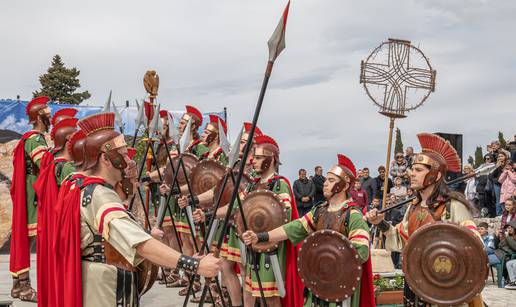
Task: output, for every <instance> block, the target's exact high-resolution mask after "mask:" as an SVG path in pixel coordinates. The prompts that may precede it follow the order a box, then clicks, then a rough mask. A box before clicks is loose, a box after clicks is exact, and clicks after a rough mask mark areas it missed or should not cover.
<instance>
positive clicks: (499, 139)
mask: <svg viewBox="0 0 516 307" xmlns="http://www.w3.org/2000/svg"><path fill="white" fill-rule="evenodd" d="M498 142H500V148H505V147H506V146H507V142H506V141H505V138H504V137H503V132H502V131H498Z"/></svg>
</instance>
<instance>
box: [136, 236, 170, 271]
mask: <svg viewBox="0 0 516 307" xmlns="http://www.w3.org/2000/svg"><path fill="white" fill-rule="evenodd" d="M136 252H137V253H138V254H139V255H140V256H142V257H143V258H145V259H148V260H150V261H152V262H153V263H155V264H157V265H160V266H164V267H167V268H175V267H177V261H178V260H179V256H180V254H179V253H178V252H177V251H175V250H173V249H171V248H169V247H168V246H166V245H165V244H163V243H161V242H160V241H158V240H156V239H150V240H147V241H145V242H143V243H140V244H138V246H137V247H136Z"/></svg>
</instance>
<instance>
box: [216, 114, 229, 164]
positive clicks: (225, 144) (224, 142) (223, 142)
mask: <svg viewBox="0 0 516 307" xmlns="http://www.w3.org/2000/svg"><path fill="white" fill-rule="evenodd" d="M217 123H218V125H219V126H218V129H219V143H220V147H221V148H222V151H223V152H224V154H225V155H226V156H228V155H229V146H230V145H229V141H228V137H227V135H226V132H224V127H222V123H221V122H220V120H219V121H217Z"/></svg>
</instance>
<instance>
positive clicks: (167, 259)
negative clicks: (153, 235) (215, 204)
mask: <svg viewBox="0 0 516 307" xmlns="http://www.w3.org/2000/svg"><path fill="white" fill-rule="evenodd" d="M136 252H137V253H138V254H139V255H140V256H142V257H143V258H146V259H148V260H150V261H151V262H153V263H155V264H157V265H160V266H165V267H168V268H176V267H177V263H178V261H179V257H180V256H181V254H179V253H178V252H177V251H175V250H173V249H171V248H170V247H168V246H166V245H165V244H163V243H161V242H160V241H158V240H156V239H150V240H147V241H145V242H142V243H140V244H138V246H137V247H136ZM221 265H222V260H221V259H219V258H216V257H215V256H213V254H209V255H207V256H204V257H202V258H201V260H200V263H199V268H198V270H197V274H199V275H202V276H205V277H214V276H216V275H217V274H218V272H219V271H220V269H221Z"/></svg>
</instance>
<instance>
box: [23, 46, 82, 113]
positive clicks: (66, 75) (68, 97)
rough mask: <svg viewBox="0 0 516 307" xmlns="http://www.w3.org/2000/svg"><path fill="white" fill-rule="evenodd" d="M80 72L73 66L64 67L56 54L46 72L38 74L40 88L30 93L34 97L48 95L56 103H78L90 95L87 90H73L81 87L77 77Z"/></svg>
mask: <svg viewBox="0 0 516 307" xmlns="http://www.w3.org/2000/svg"><path fill="white" fill-rule="evenodd" d="M80 73H81V72H80V71H79V70H78V69H77V68H75V67H73V68H66V67H65V64H64V63H63V61H62V60H61V57H60V56H59V55H57V54H56V55H55V56H54V58H52V63H51V64H50V67H49V68H48V70H47V73H46V74H43V75H41V76H39V82H40V83H41V89H39V90H38V91H35V92H34V93H32V94H33V95H34V97H37V96H48V97H49V98H50V99H51V100H52V101H55V102H56V103H67V104H80V103H81V102H83V101H84V100H86V99H88V98H90V96H91V95H90V93H89V92H88V91H84V92H77V93H76V92H75V91H76V90H77V89H78V88H80V87H81V83H80V81H79V79H78V77H79V74H80Z"/></svg>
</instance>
